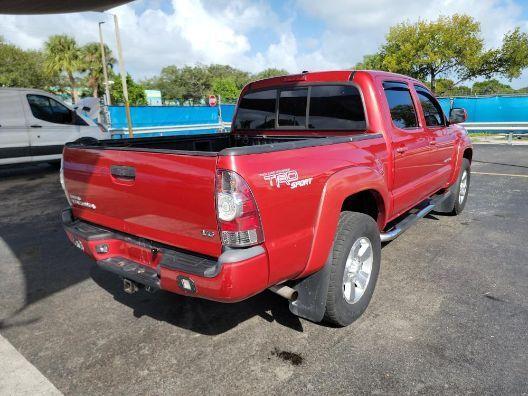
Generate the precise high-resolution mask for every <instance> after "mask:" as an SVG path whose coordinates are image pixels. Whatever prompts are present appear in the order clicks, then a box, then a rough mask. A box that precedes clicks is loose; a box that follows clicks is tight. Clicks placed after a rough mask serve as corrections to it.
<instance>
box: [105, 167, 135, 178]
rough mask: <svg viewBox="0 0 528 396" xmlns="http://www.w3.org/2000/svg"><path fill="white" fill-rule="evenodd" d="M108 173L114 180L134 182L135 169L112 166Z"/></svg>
mask: <svg viewBox="0 0 528 396" xmlns="http://www.w3.org/2000/svg"><path fill="white" fill-rule="evenodd" d="M110 173H111V174H112V176H114V177H115V178H116V179H124V180H135V178H136V169H135V168H133V167H131V166H119V165H112V166H111V167H110Z"/></svg>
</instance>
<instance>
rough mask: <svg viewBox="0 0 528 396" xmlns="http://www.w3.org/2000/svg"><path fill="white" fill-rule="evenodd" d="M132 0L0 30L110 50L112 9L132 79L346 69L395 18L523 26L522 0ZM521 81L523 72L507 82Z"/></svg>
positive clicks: (14, 22) (29, 39) (34, 43)
mask: <svg viewBox="0 0 528 396" xmlns="http://www.w3.org/2000/svg"><path fill="white" fill-rule="evenodd" d="M424 3H425V2H424V1H423V0H406V1H397V0H361V1H360V0H283V1H280V0H253V1H251V0H137V1H134V2H131V3H128V4H125V5H122V6H120V7H116V8H114V9H112V10H109V11H108V13H106V14H103V13H95V12H85V13H76V14H61V15H39V16H25V15H16V16H15V15H0V35H1V36H3V37H4V39H5V40H6V41H8V42H11V43H14V44H16V45H18V46H20V47H22V48H24V49H29V48H32V49H38V48H41V47H42V44H43V42H44V41H45V40H46V38H47V37H48V36H49V35H52V34H63V33H65V34H69V35H72V36H74V37H75V38H76V39H77V41H78V42H79V44H85V43H87V42H90V41H97V40H98V39H99V37H98V29H97V25H98V22H99V21H105V24H104V25H103V34H104V37H105V42H106V43H107V44H108V45H109V46H110V48H112V50H113V52H114V56H115V57H116V54H117V51H116V50H115V48H116V47H115V37H114V30H113V19H112V16H111V15H110V14H109V13H113V14H116V15H118V18H119V24H120V31H121V39H122V43H123V50H124V59H125V66H126V69H127V71H128V72H130V73H131V74H132V76H133V77H134V78H136V79H143V78H147V77H151V76H153V75H155V74H159V72H160V70H161V69H162V68H163V67H164V66H168V65H177V66H183V65H194V64H197V63H202V64H210V63H221V64H228V65H231V66H233V67H237V68H240V69H242V70H246V71H249V72H258V71H261V70H263V69H265V68H268V67H274V68H283V69H286V70H288V71H289V72H291V73H298V72H300V71H302V70H325V69H347V68H350V67H351V66H353V65H354V64H356V63H357V62H358V61H360V60H361V59H362V58H363V56H364V55H366V54H371V53H374V52H376V50H377V49H378V48H379V46H380V45H381V44H382V43H383V41H384V37H385V35H386V33H387V31H388V28H389V27H390V26H392V25H394V24H396V23H399V22H403V21H408V22H414V21H417V20H419V19H426V20H431V19H436V18H437V17H438V16H440V15H450V14H454V13H464V14H468V15H471V16H473V17H474V18H475V19H476V20H478V21H479V22H480V23H481V29H482V35H483V38H484V40H485V44H486V46H487V47H490V48H491V47H497V46H500V44H501V40H502V37H503V35H504V33H506V32H508V31H510V30H513V29H514V28H515V27H516V26H519V27H520V28H521V30H523V31H525V32H528V0H435V1H431V2H427V6H426V7H425V6H424ZM511 85H512V86H513V87H514V88H520V87H525V86H528V71H525V72H524V73H523V75H522V76H521V77H520V78H519V79H516V80H513V81H512V82H511Z"/></svg>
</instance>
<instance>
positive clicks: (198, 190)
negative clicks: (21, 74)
mask: <svg viewBox="0 0 528 396" xmlns="http://www.w3.org/2000/svg"><path fill="white" fill-rule="evenodd" d="M465 119H466V112H465V110H464V109H457V108H453V109H451V110H450V114H449V116H448V117H446V116H445V115H444V112H443V111H442V108H441V107H440V105H439V103H438V102H437V100H436V99H435V97H434V95H433V94H432V93H431V92H430V91H429V90H428V89H427V87H426V86H425V85H424V84H422V83H421V82H420V81H417V80H415V79H412V78H410V77H406V76H402V75H397V74H391V73H386V72H378V71H350V70H348V71H325V72H313V73H308V72H303V73H301V74H298V75H289V76H282V77H275V78H269V79H265V80H260V81H256V82H252V83H250V84H248V85H247V86H246V87H244V89H243V90H242V92H241V95H240V98H239V100H238V103H237V110H236V114H235V116H234V119H233V123H232V129H231V132H230V133H217V134H210V135H193V136H185V137H174V136H171V137H156V138H144V139H120V140H102V141H96V140H93V141H84V142H82V143H70V144H68V145H67V146H66V147H65V149H64V156H63V163H62V169H61V181H62V183H63V188H64V191H65V193H66V197H67V199H68V201H69V204H70V208H68V209H66V210H64V211H63V212H62V222H63V224H64V228H65V230H66V233H67V235H68V238H69V239H70V241H71V242H72V243H73V244H74V245H75V246H77V247H78V248H79V249H81V250H82V251H84V253H86V254H87V255H89V256H90V257H92V258H93V259H94V260H95V261H96V263H97V265H99V266H100V267H101V268H103V269H105V270H108V271H110V272H113V273H115V274H117V275H119V276H120V277H121V278H122V279H123V283H124V288H125V291H127V292H129V293H132V292H135V291H137V290H138V288H141V287H144V288H145V289H146V290H147V291H155V290H158V289H161V290H166V291H170V292H174V293H178V294H183V295H186V296H193V297H200V298H205V299H210V300H214V301H221V302H237V301H241V300H244V299H247V298H249V297H251V296H253V295H255V294H257V293H260V292H262V291H264V290H266V289H270V290H272V291H274V292H275V293H277V294H279V295H281V296H283V297H285V298H286V299H288V300H289V307H290V310H291V312H293V313H294V314H296V315H298V316H301V317H304V318H307V319H309V320H312V321H315V322H319V321H323V320H326V321H328V322H330V323H333V324H334V325H337V326H346V325H348V324H350V323H351V322H353V321H354V320H355V319H356V318H358V317H359V316H360V315H361V314H362V313H363V312H364V310H365V309H366V307H367V305H368V303H369V301H370V299H371V297H372V294H373V291H374V287H375V285H376V280H377V278H378V273H379V270H380V256H381V244H382V243H384V242H387V241H390V240H392V239H394V238H396V237H397V236H398V235H400V234H401V233H402V232H404V231H405V230H406V229H408V228H409V227H410V226H411V225H412V224H414V223H415V222H416V221H417V220H418V219H420V218H422V217H424V216H425V215H426V214H427V213H429V212H431V211H433V210H434V211H436V212H444V213H450V214H458V213H460V212H461V211H462V210H463V209H464V206H465V204H466V200H467V197H468V187H469V182H470V165H471V159H472V153H473V151H472V146H471V142H470V139H469V137H468V135H467V133H466V131H465V130H464V128H463V127H462V126H460V125H458V124H459V123H461V122H463V121H465Z"/></svg>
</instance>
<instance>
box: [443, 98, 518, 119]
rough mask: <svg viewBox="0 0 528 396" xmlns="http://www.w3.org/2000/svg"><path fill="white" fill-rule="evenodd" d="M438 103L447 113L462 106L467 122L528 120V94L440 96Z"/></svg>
mask: <svg viewBox="0 0 528 396" xmlns="http://www.w3.org/2000/svg"><path fill="white" fill-rule="evenodd" d="M439 101H440V105H441V106H442V109H443V110H444V112H445V113H446V115H447V114H449V109H450V105H451V101H453V107H463V108H464V109H466V111H467V113H468V119H467V122H528V96H485V97H478V96H476V97H455V98H440V99H439Z"/></svg>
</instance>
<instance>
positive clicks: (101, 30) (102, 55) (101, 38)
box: [99, 22, 112, 106]
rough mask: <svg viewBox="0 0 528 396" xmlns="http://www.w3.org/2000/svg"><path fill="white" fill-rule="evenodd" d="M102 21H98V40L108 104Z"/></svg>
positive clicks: (108, 93)
mask: <svg viewBox="0 0 528 396" xmlns="http://www.w3.org/2000/svg"><path fill="white" fill-rule="evenodd" d="M103 23H104V22H99V42H100V44H101V62H103V76H104V84H105V99H106V100H105V104H106V105H107V106H110V105H111V104H112V100H111V99H110V88H109V87H108V71H107V70H106V55H105V49H104V41H103V29H101V25H102V24H103Z"/></svg>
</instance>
